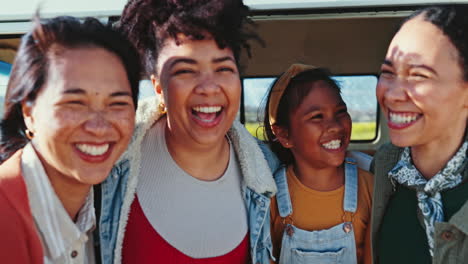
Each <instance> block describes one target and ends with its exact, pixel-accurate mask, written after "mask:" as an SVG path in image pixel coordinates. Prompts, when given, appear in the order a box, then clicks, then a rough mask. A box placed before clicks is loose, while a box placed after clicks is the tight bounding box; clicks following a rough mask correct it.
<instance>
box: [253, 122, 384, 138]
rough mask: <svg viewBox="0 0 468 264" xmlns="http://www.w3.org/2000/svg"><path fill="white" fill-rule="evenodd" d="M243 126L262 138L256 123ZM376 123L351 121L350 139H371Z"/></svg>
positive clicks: (261, 130)
mask: <svg viewBox="0 0 468 264" xmlns="http://www.w3.org/2000/svg"><path fill="white" fill-rule="evenodd" d="M245 127H246V128H247V130H248V131H249V132H250V134H252V135H253V136H258V138H259V139H261V140H263V139H264V138H263V128H259V124H258V123H246V124H245ZM375 130H376V124H375V122H359V123H353V130H352V132H351V140H372V139H374V137H375V134H376V132H375Z"/></svg>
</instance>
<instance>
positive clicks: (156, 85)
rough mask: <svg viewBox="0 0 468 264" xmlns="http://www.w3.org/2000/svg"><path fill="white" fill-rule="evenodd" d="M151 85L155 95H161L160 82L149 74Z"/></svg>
mask: <svg viewBox="0 0 468 264" xmlns="http://www.w3.org/2000/svg"><path fill="white" fill-rule="evenodd" d="M151 83H152V84H153V89H154V91H155V92H156V94H159V95H161V94H162V92H163V91H162V87H161V82H160V80H159V79H158V78H156V76H155V75H154V74H151Z"/></svg>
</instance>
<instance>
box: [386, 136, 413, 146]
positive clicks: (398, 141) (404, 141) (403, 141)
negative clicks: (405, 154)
mask: <svg viewBox="0 0 468 264" xmlns="http://www.w3.org/2000/svg"><path fill="white" fill-rule="evenodd" d="M390 140H391V141H392V144H393V145H395V146H397V147H400V148H404V147H411V146H412V145H414V142H413V140H411V137H410V136H404V135H392V133H391V132H390Z"/></svg>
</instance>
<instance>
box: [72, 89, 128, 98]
mask: <svg viewBox="0 0 468 264" xmlns="http://www.w3.org/2000/svg"><path fill="white" fill-rule="evenodd" d="M63 93H64V94H86V91H85V90H83V89H81V88H71V89H67V90H65V91H64V92H63ZM110 96H111V97H116V96H130V97H131V96H132V93H131V92H113V93H111V94H110Z"/></svg>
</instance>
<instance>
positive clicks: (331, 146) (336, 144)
mask: <svg viewBox="0 0 468 264" xmlns="http://www.w3.org/2000/svg"><path fill="white" fill-rule="evenodd" d="M341 142H342V141H341V139H334V140H330V141H328V142H325V143H323V144H322V147H324V148H325V149H328V150H338V149H340V148H341V147H342V144H341Z"/></svg>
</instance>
